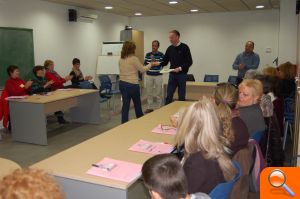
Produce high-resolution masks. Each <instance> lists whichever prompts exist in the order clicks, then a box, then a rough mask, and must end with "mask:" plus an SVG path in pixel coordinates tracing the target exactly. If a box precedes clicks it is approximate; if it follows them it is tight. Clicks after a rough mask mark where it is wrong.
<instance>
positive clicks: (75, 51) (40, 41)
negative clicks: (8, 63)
mask: <svg viewBox="0 0 300 199" xmlns="http://www.w3.org/2000/svg"><path fill="white" fill-rule="evenodd" d="M69 8H71V7H70V6H65V5H60V4H55V3H49V2H45V1H40V0H26V1H24V0H1V1H0V26H2V27H21V28H31V29H33V34H34V49H35V63H36V64H43V62H44V60H45V59H52V60H54V61H55V63H56V70H57V72H59V73H60V74H62V75H67V74H68V73H69V72H70V70H71V66H72V59H73V58H74V57H78V58H80V59H81V63H82V68H81V69H82V71H83V73H84V74H86V75H87V74H91V75H95V72H96V64H97V56H98V55H100V50H101V44H102V42H103V41H119V40H120V31H121V30H122V29H124V26H125V25H126V24H127V23H128V18H127V17H122V16H118V15H112V14H105V13H100V12H98V15H99V17H98V20H97V21H94V22H93V23H86V22H77V23H74V22H73V23H71V22H68V18H67V16H68V15H67V10H68V9H69Z"/></svg>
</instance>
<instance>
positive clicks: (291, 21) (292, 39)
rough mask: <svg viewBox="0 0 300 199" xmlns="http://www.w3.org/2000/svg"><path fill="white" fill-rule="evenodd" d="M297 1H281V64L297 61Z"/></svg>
mask: <svg viewBox="0 0 300 199" xmlns="http://www.w3.org/2000/svg"><path fill="white" fill-rule="evenodd" d="M297 26H298V17H297V15H296V0H284V1H280V30H279V62H280V63H284V62H287V61H290V62H292V63H296V61H297V43H298V42H297V41H298V40H297V32H298V27H297Z"/></svg>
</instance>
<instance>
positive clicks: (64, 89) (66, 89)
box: [57, 88, 74, 91]
mask: <svg viewBox="0 0 300 199" xmlns="http://www.w3.org/2000/svg"><path fill="white" fill-rule="evenodd" d="M57 90H58V91H72V90H74V89H73V88H61V89H57Z"/></svg>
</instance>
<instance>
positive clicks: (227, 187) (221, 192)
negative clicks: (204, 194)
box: [209, 160, 242, 199]
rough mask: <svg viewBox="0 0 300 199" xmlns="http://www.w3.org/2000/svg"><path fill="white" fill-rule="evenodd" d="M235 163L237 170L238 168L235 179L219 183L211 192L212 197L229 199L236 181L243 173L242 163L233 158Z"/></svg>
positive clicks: (214, 198)
mask: <svg viewBox="0 0 300 199" xmlns="http://www.w3.org/2000/svg"><path fill="white" fill-rule="evenodd" d="M232 163H233V165H234V166H235V168H236V170H237V172H238V173H237V174H236V176H235V177H234V179H232V180H231V181H228V182H224V183H221V184H218V185H217V186H216V187H215V188H214V189H213V190H212V191H211V192H210V193H209V196H210V197H211V198H212V199H229V198H230V194H231V191H232V189H233V186H234V184H235V183H236V181H238V179H240V177H241V174H242V169H241V166H240V164H239V163H238V162H237V161H235V160H233V161H232Z"/></svg>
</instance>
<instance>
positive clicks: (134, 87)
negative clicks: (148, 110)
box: [119, 81, 144, 124]
mask: <svg viewBox="0 0 300 199" xmlns="http://www.w3.org/2000/svg"><path fill="white" fill-rule="evenodd" d="M119 88H120V91H121V94H122V101H123V105H122V124H123V123H125V122H128V116H129V109H130V102H131V99H132V101H133V104H134V110H135V115H136V117H137V118H139V117H142V116H143V115H144V114H143V111H142V103H141V94H140V85H138V84H131V83H128V82H124V81H120V82H119Z"/></svg>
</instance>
